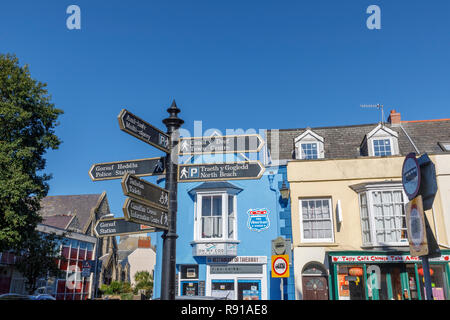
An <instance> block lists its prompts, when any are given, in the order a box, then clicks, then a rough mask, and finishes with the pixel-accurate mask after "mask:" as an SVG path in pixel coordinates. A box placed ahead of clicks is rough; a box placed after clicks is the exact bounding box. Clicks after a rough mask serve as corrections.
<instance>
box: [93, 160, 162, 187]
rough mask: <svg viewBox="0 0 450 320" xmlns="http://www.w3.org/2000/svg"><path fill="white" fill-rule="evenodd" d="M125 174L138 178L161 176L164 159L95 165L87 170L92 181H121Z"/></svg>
mask: <svg viewBox="0 0 450 320" xmlns="http://www.w3.org/2000/svg"><path fill="white" fill-rule="evenodd" d="M127 173H130V174H133V175H135V176H139V177H143V176H154V175H161V174H163V173H164V158H161V157H159V158H148V159H137V160H126V161H115V162H105V163H97V164H94V165H92V167H91V168H90V169H89V176H90V177H91V179H92V181H102V180H111V179H122V177H123V176H124V175H125V174H127Z"/></svg>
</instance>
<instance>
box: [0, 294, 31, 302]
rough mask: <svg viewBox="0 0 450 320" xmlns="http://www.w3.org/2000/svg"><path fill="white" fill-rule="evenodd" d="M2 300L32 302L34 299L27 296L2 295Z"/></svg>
mask: <svg viewBox="0 0 450 320" xmlns="http://www.w3.org/2000/svg"><path fill="white" fill-rule="evenodd" d="M0 300H32V298H31V297H30V296H27V295H25V294H18V293H5V294H2V295H0Z"/></svg>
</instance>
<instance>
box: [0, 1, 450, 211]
mask: <svg viewBox="0 0 450 320" xmlns="http://www.w3.org/2000/svg"><path fill="white" fill-rule="evenodd" d="M71 4H76V5H78V6H79V7H80V8H81V30H68V29H67V27H66V19H67V18H68V17H69V14H67V13H66V8H67V7H68V6H69V5H71ZM372 4H376V5H378V6H379V7H380V8H381V27H382V28H381V30H369V29H368V28H367V27H366V19H367V18H368V17H369V14H367V13H366V9H367V7H368V6H369V5H372ZM449 14H450V1H448V0H432V1H423V0H420V1H417V0H408V1H405V0H395V1H392V0H390V1H379V0H370V1H365V0H342V1H336V0H326V1H325V0H308V1H306V0H303V1H301V0H296V1H263V0H258V1H253V0H240V1H234V0H227V1H216V0H193V1H182V0H177V1H175V0H174V1H162V0H161V1H141V0H134V1H117V0H108V1H93V0H90V1H84V0H71V1H63V0H58V1H47V0H46V1H42V0H40V1H24V0H14V1H12V0H4V1H2V5H1V9H0V52H2V53H6V52H9V53H15V54H16V55H17V56H18V58H19V59H20V63H21V64H24V63H27V64H29V65H30V69H31V74H32V76H33V77H34V78H35V79H38V80H40V81H42V82H46V83H48V89H49V92H50V93H51V95H52V97H53V102H54V103H55V104H56V106H57V107H58V108H61V109H63V110H64V112H65V114H64V115H63V116H62V117H61V118H60V126H59V127H58V128H57V130H56V133H57V135H58V136H59V137H60V138H61V139H62V140H63V143H62V144H61V147H60V149H59V150H56V151H50V152H48V153H47V155H46V158H47V159H48V161H47V168H46V172H48V173H52V174H53V179H52V180H51V181H50V186H51V188H50V193H49V195H64V194H86V193H100V192H102V191H103V190H105V191H107V194H108V197H109V201H110V204H111V210H112V212H114V213H115V215H116V216H122V212H121V207H122V204H123V202H124V199H125V198H124V196H123V195H122V190H121V187H120V183H119V180H112V181H105V182H92V181H91V180H90V178H89V176H88V170H89V168H90V166H91V165H92V164H94V163H99V162H107V161H119V160H128V159H137V158H144V157H153V156H160V155H162V153H161V152H160V151H158V150H157V149H155V148H152V147H150V146H148V145H147V144H145V143H143V142H141V141H139V140H137V139H136V138H134V137H132V136H130V135H128V134H126V133H124V132H122V131H120V130H119V126H118V121H117V115H118V114H119V112H120V110H121V109H122V108H127V109H128V110H130V111H131V112H133V113H135V114H136V115H138V116H140V117H142V118H143V119H145V120H147V121H148V122H150V123H152V124H153V125H155V126H157V127H159V128H161V129H164V126H163V124H162V123H161V120H162V119H163V118H165V117H166V116H167V113H166V109H167V107H169V105H170V103H171V101H172V99H176V101H177V103H178V106H179V107H180V108H181V110H182V112H181V114H180V116H181V117H182V118H183V119H184V120H185V122H186V123H185V125H184V127H185V128H187V129H189V130H192V129H193V124H194V121H195V120H199V121H200V120H201V121H203V128H204V129H208V128H218V129H220V130H223V131H225V129H226V128H243V129H249V128H254V129H266V128H269V129H271V128H272V129H275V128H297V127H305V126H311V127H314V126H333V125H347V124H360V123H374V122H377V121H378V120H379V118H380V116H379V112H378V111H377V110H375V109H370V110H369V109H362V108H360V107H359V105H360V104H376V103H381V104H384V106H385V113H386V116H387V114H388V112H389V110H390V109H391V108H395V109H396V110H398V111H400V112H401V113H402V118H403V119H406V120H418V119H436V118H450V109H449V102H450V81H449V75H450V24H449Z"/></svg>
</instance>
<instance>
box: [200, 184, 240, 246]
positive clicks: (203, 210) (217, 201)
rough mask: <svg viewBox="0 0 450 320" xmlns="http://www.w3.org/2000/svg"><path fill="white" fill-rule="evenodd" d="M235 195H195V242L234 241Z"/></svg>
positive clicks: (221, 193) (218, 193)
mask: <svg viewBox="0 0 450 320" xmlns="http://www.w3.org/2000/svg"><path fill="white" fill-rule="evenodd" d="M235 208H236V195H234V194H228V193H226V192H214V193H197V210H196V211H197V212H196V215H197V217H196V219H195V236H194V238H195V240H215V239H216V240H236V238H237V235H236V210H235Z"/></svg>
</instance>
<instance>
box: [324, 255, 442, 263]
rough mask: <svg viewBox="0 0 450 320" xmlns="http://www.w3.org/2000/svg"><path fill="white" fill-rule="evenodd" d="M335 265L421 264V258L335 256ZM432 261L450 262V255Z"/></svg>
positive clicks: (402, 256)
mask: <svg viewBox="0 0 450 320" xmlns="http://www.w3.org/2000/svg"><path fill="white" fill-rule="evenodd" d="M332 261H333V262H334V263H343V262H353V263H355V262H362V263H364V262H421V259H420V257H413V256H410V255H367V256H333V257H332ZM430 261H442V262H450V256H449V255H442V256H441V257H439V258H435V259H430Z"/></svg>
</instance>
